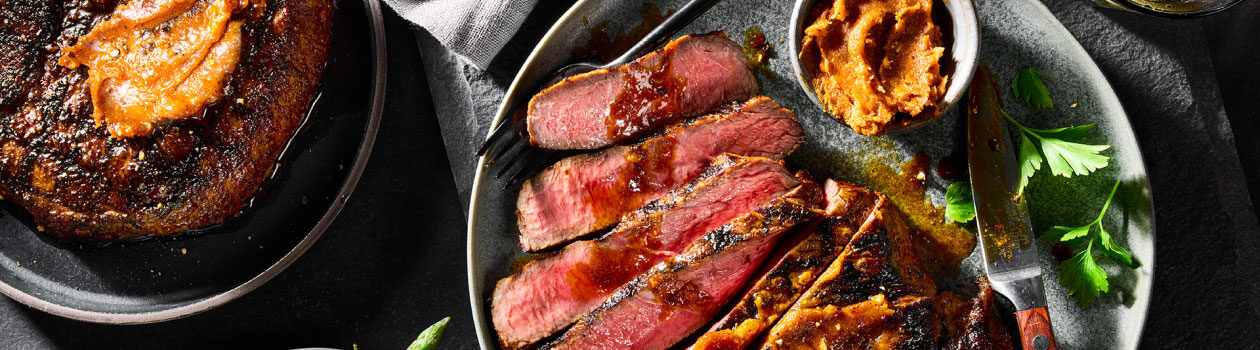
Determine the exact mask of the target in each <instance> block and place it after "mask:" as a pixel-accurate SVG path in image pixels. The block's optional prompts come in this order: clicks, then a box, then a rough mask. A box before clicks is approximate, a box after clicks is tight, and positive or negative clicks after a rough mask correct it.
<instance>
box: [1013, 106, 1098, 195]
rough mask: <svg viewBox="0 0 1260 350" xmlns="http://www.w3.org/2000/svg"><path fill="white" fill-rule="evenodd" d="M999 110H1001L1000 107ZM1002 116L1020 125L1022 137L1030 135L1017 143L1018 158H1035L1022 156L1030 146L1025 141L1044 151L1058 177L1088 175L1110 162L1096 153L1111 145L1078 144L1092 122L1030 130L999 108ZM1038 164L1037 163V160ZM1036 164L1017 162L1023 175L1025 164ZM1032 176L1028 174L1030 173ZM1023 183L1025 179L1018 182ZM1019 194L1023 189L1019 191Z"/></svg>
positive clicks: (1034, 166) (1037, 167) (1037, 166)
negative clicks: (1019, 163)
mask: <svg viewBox="0 0 1260 350" xmlns="http://www.w3.org/2000/svg"><path fill="white" fill-rule="evenodd" d="M999 111H1000V110H999ZM1002 116H1004V117H1006V120H1007V121H1009V122H1011V124H1013V125H1015V127H1016V128H1019V130H1020V132H1021V133H1022V134H1023V135H1024V137H1025V138H1027V137H1029V136H1031V139H1029V140H1025V141H1029V142H1022V143H1021V144H1020V154H1021V157H1020V159H1021V161H1028V162H1030V163H1031V162H1032V161H1033V160H1034V158H1032V157H1031V156H1029V157H1024V156H1023V154H1024V153H1026V152H1031V151H1026V150H1025V149H1027V148H1030V147H1028V144H1033V145H1035V146H1034V148H1039V149H1040V150H1041V153H1043V154H1045V161H1046V163H1049V164H1050V172H1051V173H1054V174H1055V175H1058V176H1063V177H1072V175H1089V173H1092V172H1094V170H1098V169H1102V168H1104V167H1106V166H1107V163H1108V162H1110V161H1111V157H1108V156H1104V155H1101V154H1098V153H1099V152H1102V151H1105V150H1107V149H1109V148H1111V146H1110V145H1087V144H1083V143H1078V142H1077V141H1080V139H1081V138H1083V137H1085V134H1087V133H1088V132H1089V130H1090V129H1092V128H1093V127H1094V125H1093V124H1086V125H1081V126H1074V127H1069V128H1058V129H1032V128H1029V127H1027V126H1024V124H1020V123H1019V121H1016V120H1015V118H1012V117H1011V115H1010V114H1007V113H1006V111H1002ZM1037 163H1040V162H1039V161H1038V162H1037ZM1039 166H1040V165H1039V164H1038V165H1030V164H1022V163H1021V165H1020V169H1021V171H1020V173H1021V176H1022V175H1023V173H1024V171H1023V169H1024V168H1025V167H1031V168H1033V169H1034V171H1035V169H1039ZM1029 176H1031V175H1029ZM1020 183H1021V184H1022V183H1024V181H1022V180H1021V181H1020ZM1020 193H1021V194H1022V188H1021V192H1020Z"/></svg>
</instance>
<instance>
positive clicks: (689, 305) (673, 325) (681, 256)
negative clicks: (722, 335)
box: [546, 174, 822, 349]
mask: <svg viewBox="0 0 1260 350" xmlns="http://www.w3.org/2000/svg"><path fill="white" fill-rule="evenodd" d="M803 176H804V174H800V175H798V177H803ZM821 197H822V191H821V189H819V188H818V185H817V184H815V183H813V182H810V181H808V180H804V181H802V183H801V185H800V186H797V187H796V188H794V189H792V191H791V192H789V193H788V194H785V195H784V196H782V197H780V198H777V199H775V200H773V201H771V202H769V203H766V204H765V205H762V206H761V207H758V208H757V209H756V210H754V211H751V212H748V213H747V214H745V215H743V216H741V217H740V218H738V219H735V220H734V221H731V222H730V223H728V224H726V225H723V226H722V227H719V228H717V229H715V230H712V231H709V232H708V233H706V234H705V235H704V237H702V238H701V239H699V240H697V241H695V242H693V243H692V244H691V245H689V246H688V247H687V248H686V249H684V250H683V251H681V252H679V253H678V254H677V255H674V256H673V257H670V258H669V259H667V260H665V261H662V262H660V263H658V264H656V266H654V267H652V269H651V270H649V271H648V272H646V273H644V274H643V275H640V276H639V277H636V278H635V279H634V280H633V281H631V282H630V283H627V284H626V285H625V286H622V287H621V288H620V289H618V290H617V291H616V292H615V294H614V295H613V296H612V297H611V298H609V299H608V300H607V301H605V302H604V303H603V305H601V306H600V307H599V308H598V309H596V310H595V311H593V312H591V313H590V314H588V315H586V316H585V317H583V318H582V319H581V320H580V321H579V322H578V323H577V324H575V325H574V326H573V327H572V328H570V329H569V330H568V331H567V332H565V333H564V334H563V335H561V336H560V337H559V338H558V339H556V340H555V341H553V342H552V343H550V344H548V346H546V348H551V349H665V348H668V347H670V346H673V345H674V344H675V343H677V342H678V341H680V340H682V339H683V338H685V337H687V336H688V335H690V334H691V333H693V332H695V331H696V330H698V329H700V328H701V327H703V326H704V324H705V323H706V322H708V321H709V320H710V319H711V318H712V317H713V316H714V315H715V314H716V313H717V312H718V311H719V310H720V308H721V307H722V306H723V305H726V302H727V301H729V300H730V298H732V297H734V296H735V294H736V293H737V292H738V291H739V290H740V289H741V288H742V287H743V286H744V284H745V282H747V281H748V279H749V278H750V277H751V276H752V274H753V272H755V271H756V270H757V266H758V265H760V263H761V261H762V260H764V259H765V258H766V256H767V255H768V254H769V253H770V251H771V250H772V249H773V248H774V245H775V243H777V242H778V240H779V238H780V237H782V235H783V233H784V232H786V231H788V230H789V229H790V228H791V227H793V226H795V225H796V224H798V223H801V222H804V221H807V220H809V219H811V218H813V217H814V216H817V215H818V214H819V212H820V211H821V208H820V207H821V203H820V202H821V200H822V198H821Z"/></svg>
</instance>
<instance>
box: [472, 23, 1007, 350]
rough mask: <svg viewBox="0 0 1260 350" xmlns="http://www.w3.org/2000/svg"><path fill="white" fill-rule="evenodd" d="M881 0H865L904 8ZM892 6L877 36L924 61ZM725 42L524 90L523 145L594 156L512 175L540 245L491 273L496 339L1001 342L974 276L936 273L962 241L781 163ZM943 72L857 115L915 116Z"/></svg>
mask: <svg viewBox="0 0 1260 350" xmlns="http://www.w3.org/2000/svg"><path fill="white" fill-rule="evenodd" d="M894 3H896V4H894ZM844 4H847V2H845V1H838V2H837V4H836V6H841V5H844ZM897 4H899V5H902V7H896V6H891V5H897ZM884 5H890V6H891V7H880V8H867V9H866V10H872V11H873V10H875V9H878V10H881V11H884V10H887V11H893V12H892V13H897V11H898V9H901V10H904V7H906V6H908V5H906V4H902V3H897V2H896V1H892V2H889V3H887V4H884ZM910 7H912V8H913V7H914V6H910ZM859 9H862V8H861V7H859ZM929 9H930V8H929ZM887 11H886V12H887ZM929 11H930V10H929ZM855 12H859V13H860V12H861V11H855ZM902 12H905V11H902ZM837 16H839V15H837ZM881 18H882V17H881ZM906 18H907V20H912V21H924V20H926V21H927V23H921V22H915V23H916V26H914V28H909V29H906V30H908V31H907V32H905V33H902V34H900V35H901V36H904V37H896V38H893V39H894V41H896V42H901V43H915V45H919V46H916V47H915V49H916V50H919V51H916V53H915V55H918V56H915V58H914V60H912V61H913V62H910V63H913V64H907V65H905V67H910V69H909V70H920V71H923V70H926V71H927V72H928V73H931V72H934V70H932V64H931V63H934V62H931V61H932V60H933V58H932V57H935V59H939V58H940V55H939V50H936V49H937V48H936V47H935V46H939V35H940V34H939V30H937V29H936V28H935V27H934V26H932V24H931V23H930V18H919V17H914V16H907V17H906ZM837 20H838V21H843V20H847V19H845V18H838V19H837ZM891 27H892V26H891V25H890V26H889V28H891ZM820 28H822V29H826V28H825V26H822V27H820ZM818 34H819V35H823V36H825V35H826V34H825V33H822V32H818ZM915 35H918V36H919V37H915ZM916 38H917V39H916ZM933 38H935V41H934V40H933ZM827 45H831V43H830V42H826V43H825V44H824V45H823V46H820V48H833V47H834V46H827ZM890 45H891V44H890ZM898 45H900V44H898ZM934 45H935V46H934ZM740 51H741V49H740V47H739V45H737V44H736V43H734V42H733V41H731V40H730V39H728V38H727V36H726V35H725V34H724V33H721V32H715V33H709V34H704V35H689V36H683V37H681V38H679V39H676V40H674V41H672V42H670V43H667V44H665V45H664V46H663V48H661V49H660V50H658V51H656V52H653V53H649V54H647V55H646V56H645V57H644V58H641V59H639V60H638V61H635V62H633V63H630V64H628V65H626V66H622V67H615V68H611V69H607V70H597V71H593V72H590V73H587V74H585V75H579V76H575V77H572V78H569V79H566V80H564V81H562V82H561V83H559V84H557V85H556V86H552V87H549V88H546V89H544V90H543V91H542V92H540V93H539V94H538V95H536V96H535V97H534V98H533V100H532V101H531V103H530V111H529V118H528V120H529V128H528V132H529V134H530V139H531V141H532V142H533V143H534V145H536V146H540V147H544V148H552V149H581V150H586V149H590V150H595V151H592V152H591V153H587V154H582V155H578V156H573V157H570V158H567V159H564V160H561V161H560V162H558V163H556V164H555V165H553V166H552V167H551V168H548V169H546V170H544V171H543V172H541V173H540V174H538V175H536V176H534V177H533V178H531V179H529V180H528V181H526V182H525V183H524V185H523V186H522V188H521V192H520V194H519V196H518V200H517V202H516V203H517V212H516V214H517V223H518V226H519V227H518V228H519V229H520V245H521V247H522V249H523V250H525V251H527V252H542V253H546V254H543V255H540V256H539V257H538V258H536V259H534V260H532V261H530V262H529V263H527V264H525V265H524V266H523V267H522V268H520V269H519V270H518V271H517V272H516V273H514V274H513V275H511V276H509V277H507V278H504V279H503V280H500V281H499V282H498V284H497V285H496V287H495V289H494V293H493V295H492V297H491V318H492V321H493V325H494V328H495V330H496V332H497V333H498V335H499V342H500V345H501V346H503V347H504V348H508V349H531V348H547V349H665V348H671V347H690V348H695V349H745V348H759V349H771V348H774V349H778V348H793V349H795V348H816V347H818V346H827V347H830V348H868V347H871V348H898V349H900V348H951V349H952V348H959V349H969V348H984V349H1009V348H1011V342H1010V335H1009V334H1008V333H1007V331H1006V329H1005V328H1003V327H1001V325H1000V323H999V322H998V321H997V318H996V314H995V313H994V310H993V306H992V305H993V304H992V292H991V291H990V290H989V287H988V284H987V282H986V281H984V280H983V279H981V280H978V281H977V286H978V287H979V289H980V293H979V294H978V295H977V296H976V297H975V298H972V299H968V298H966V297H963V296H960V295H958V294H954V293H952V292H947V291H939V290H938V288H937V286H936V281H934V278H939V277H938V276H942V275H947V274H941V273H938V272H939V271H957V269H958V267H957V265H958V264H959V261H960V260H961V258H962V257H965V256H966V254H969V253H970V252H971V251H972V249H973V248H974V244H975V242H974V239H973V240H950V239H948V238H947V237H943V236H942V235H939V234H935V231H933V230H926V232H933V234H925V233H924V232H925V231H924V230H923V228H919V227H915V228H912V227H911V226H910V224H909V223H907V221H906V219H905V218H903V217H902V215H901V212H900V210H899V209H898V207H897V205H896V204H895V203H894V201H893V200H891V199H889V198H888V197H885V196H884V194H882V193H880V192H878V191H874V190H871V189H869V188H865V187H862V186H858V185H855V184H851V183H847V182H843V181H837V180H827V181H825V186H820V185H819V182H817V181H815V180H814V179H812V178H811V176H810V175H809V174H808V173H806V172H805V171H797V172H793V171H792V170H789V169H788V168H787V167H786V165H784V164H783V163H782V159H784V158H786V157H787V156H788V155H789V154H790V153H792V152H793V151H794V150H795V149H796V148H797V145H799V144H800V143H801V142H802V141H803V139H804V133H803V132H802V130H801V126H800V124H799V123H798V122H797V120H796V118H795V116H794V115H793V114H792V113H791V112H790V111H788V110H787V109H784V108H783V107H781V106H779V104H778V103H776V102H774V101H773V100H771V99H769V98H767V97H753V98H752V99H748V98H749V97H751V96H752V95H754V94H756V93H757V88H756V84H755V79H751V77H752V71H751V69H752V68H751V67H752V66H753V63H752V62H750V61H749V60H748V58H747V57H746V55H744V53H742V52H740ZM920 53H923V54H922V55H920ZM933 54H935V56H932V55H933ZM890 56H891V55H890ZM919 56H922V57H919ZM890 60H893V61H896V60H897V59H896V58H890ZM695 62H709V63H710V64H709V65H699V64H696V63H695ZM713 62H716V63H713ZM680 67H681V68H680ZM874 67H875V68H871V67H867V68H868V69H874V70H876V71H878V69H879V68H878V65H876V66H874ZM850 68H852V67H850ZM875 74H879V72H876V73H875ZM884 76H886V77H890V80H895V77H893V75H887V74H886V75H884ZM919 77H920V78H923V77H926V78H931V74H927V75H926V76H924V75H920V76H919ZM831 79H839V78H836V77H834V76H833V77H832V78H831ZM944 80H945V78H943V77H940V76H937V77H936V78H935V80H933V79H926V80H924V79H919V80H918V81H917V82H913V83H912V84H911V83H908V84H910V85H913V86H910V87H917V88H925V89H926V90H916V91H919V92H913V91H912V92H906V91H909V90H905V89H901V90H897V91H901V92H906V93H897V94H885V95H881V96H875V97H872V98H874V99H876V100H879V101H880V102H881V103H883V104H882V105H881V106H884V107H880V108H875V109H868V110H860V109H856V110H854V111H865V113H871V114H872V115H874V114H878V113H879V112H880V111H888V110H891V111H893V114H896V113H902V112H905V110H903V109H907V108H909V107H907V108H902V107H904V106H907V105H906V104H904V103H903V102H905V103H910V104H911V105H914V106H918V107H917V108H918V109H917V110H916V111H915V113H912V114H911V115H909V116H902V117H901V118H913V117H915V115H917V114H920V113H919V112H922V111H924V110H930V109H931V108H932V106H934V104H935V103H937V102H938V101H936V99H939V98H940V91H939V89H940V88H941V87H943V82H944ZM750 81H751V86H749V84H750ZM897 81H903V82H905V81H908V80H907V79H902V80H897ZM923 82H927V83H928V84H926V85H923V84H919V85H914V84H918V83H923ZM903 87H904V86H903ZM837 89H839V88H837ZM841 90H842V92H843V91H847V90H844V89H841ZM924 91H926V92H924ZM933 91H935V92H933ZM682 93H689V94H690V95H685V96H684V95H681V94H682ZM837 96H838V95H837ZM899 98H902V99H909V100H912V101H909V102H906V101H897V99H899ZM885 107H886V108H885ZM912 107H913V106H912ZM881 108H882V109H881ZM939 112H940V111H934V110H933V111H931V112H930V113H933V114H934V113H939ZM704 114H708V115H707V116H701V117H695V116H697V115H704ZM849 115H850V116H851V117H852V118H857V119H863V118H865V119H870V118H878V116H868V115H858V114H856V113H855V112H853V111H850V113H849ZM934 117H935V116H934V115H933V116H931V117H929V119H931V118H934ZM841 120H842V121H845V120H846V119H844V118H842V119H841ZM877 122H878V123H879V124H878V125H876V124H870V125H871V126H870V127H869V128H867V127H863V126H858V127H855V128H854V129H855V130H858V131H870V133H880V132H882V130H883V129H882V126H880V125H884V124H889V123H897V121H895V120H894V119H891V118H885V119H884V120H882V121H877ZM850 125H851V126H852V125H855V124H850ZM606 147H607V148H606ZM598 149H602V150H598ZM919 186H920V188H921V186H922V185H921V184H920V185H919ZM916 224H921V222H916ZM607 227H612V228H611V229H607V230H606V228H607ZM582 238H585V240H579V241H576V242H570V241H572V240H574V239H582ZM964 250H965V252H964V253H960V252H962V251H964ZM763 262H764V263H765V264H764V265H765V266H762V265H763Z"/></svg>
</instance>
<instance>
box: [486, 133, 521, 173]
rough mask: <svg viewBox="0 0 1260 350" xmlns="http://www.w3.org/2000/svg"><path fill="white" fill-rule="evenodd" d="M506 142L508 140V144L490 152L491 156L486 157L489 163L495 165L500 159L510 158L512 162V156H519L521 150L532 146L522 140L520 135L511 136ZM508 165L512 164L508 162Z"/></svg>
mask: <svg viewBox="0 0 1260 350" xmlns="http://www.w3.org/2000/svg"><path fill="white" fill-rule="evenodd" d="M504 142H508V144H507V145H505V146H500V147H496V148H495V149H494V151H492V152H490V156H489V157H487V159H486V164H487V165H494V163H495V162H498V161H499V160H500V159H509V163H510V162H511V161H510V160H511V159H512V158H515V157H517V156H519V153H520V152H521V150H524V149H529V148H532V147H530V146H529V144H527V143H525V142H524V141H523V140H521V139H520V137H515V136H513V137H509V138H508V139H506V141H504ZM508 166H511V164H508Z"/></svg>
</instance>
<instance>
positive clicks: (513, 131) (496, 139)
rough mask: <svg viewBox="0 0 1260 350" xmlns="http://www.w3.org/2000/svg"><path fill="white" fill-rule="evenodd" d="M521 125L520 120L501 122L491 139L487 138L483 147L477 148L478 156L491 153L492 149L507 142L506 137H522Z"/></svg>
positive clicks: (482, 144) (491, 134)
mask: <svg viewBox="0 0 1260 350" xmlns="http://www.w3.org/2000/svg"><path fill="white" fill-rule="evenodd" d="M520 124H521V121H520V120H504V121H502V122H500V123H499V125H498V126H495V127H494V132H492V133H490V137H487V138H486V140H485V141H484V142H482V143H481V147H478V148H477V155H476V156H477V157H480V156H484V155H486V152H488V151H490V149H491V148H494V146H495V145H497V144H500V143H502V141H504V140H505V139H504V137H520V132H518V131H520V129H521V126H520Z"/></svg>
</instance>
